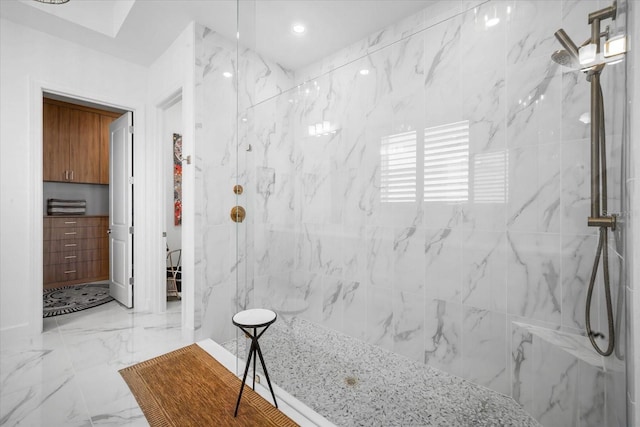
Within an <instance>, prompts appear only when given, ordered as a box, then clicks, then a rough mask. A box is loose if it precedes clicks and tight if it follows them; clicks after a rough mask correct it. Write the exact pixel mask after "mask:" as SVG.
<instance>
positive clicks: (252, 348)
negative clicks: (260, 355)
mask: <svg viewBox="0 0 640 427" xmlns="http://www.w3.org/2000/svg"><path fill="white" fill-rule="evenodd" d="M255 352H256V350H255V345H254V342H253V340H251V348H250V349H249V357H248V358H247V366H245V368H244V375H243V376H242V384H241V385H240V394H239V395H238V401H237V402H236V410H235V411H234V412H233V417H234V418H235V417H236V416H237V415H238V407H239V406H240V399H242V392H243V390H244V383H245V382H246V381H247V373H249V366H250V365H251V356H253V354H254V353H255ZM255 365H256V359H255V358H254V359H253V366H254V369H255ZM254 378H255V374H254ZM254 381H255V379H254ZM269 387H271V384H269Z"/></svg>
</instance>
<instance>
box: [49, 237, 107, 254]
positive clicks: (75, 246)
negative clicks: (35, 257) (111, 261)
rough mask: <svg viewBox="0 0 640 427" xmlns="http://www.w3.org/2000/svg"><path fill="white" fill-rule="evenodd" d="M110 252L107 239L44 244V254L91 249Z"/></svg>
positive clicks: (68, 240)
mask: <svg viewBox="0 0 640 427" xmlns="http://www.w3.org/2000/svg"><path fill="white" fill-rule="evenodd" d="M104 248H106V249H107V251H108V250H109V241H108V240H107V238H106V237H103V238H101V239H64V240H50V241H48V242H44V252H45V253H47V252H63V251H72V250H75V251H87V250H90V249H104Z"/></svg>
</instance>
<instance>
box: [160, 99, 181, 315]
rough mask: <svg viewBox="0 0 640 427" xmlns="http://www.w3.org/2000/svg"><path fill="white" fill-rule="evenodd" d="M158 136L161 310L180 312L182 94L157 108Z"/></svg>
mask: <svg viewBox="0 0 640 427" xmlns="http://www.w3.org/2000/svg"><path fill="white" fill-rule="evenodd" d="M159 110H160V111H159V113H160V114H159V118H160V123H159V126H158V128H159V129H158V131H159V132H160V135H161V137H160V138H159V139H160V141H161V145H162V148H161V152H162V177H163V179H162V181H163V197H162V199H163V210H162V212H163V217H164V221H163V224H164V232H163V236H164V238H165V247H166V250H167V258H166V267H167V270H166V277H167V293H166V297H164V298H162V303H161V309H162V310H163V311H164V310H166V311H172V312H182V311H183V301H184V300H183V298H182V295H183V289H182V275H183V269H182V249H183V247H184V244H183V238H182V237H183V233H182V135H183V131H184V127H183V118H182V92H181V91H179V92H177V93H175V94H173V95H172V96H170V97H169V98H168V99H167V100H166V101H165V102H163V103H161V104H160V107H159Z"/></svg>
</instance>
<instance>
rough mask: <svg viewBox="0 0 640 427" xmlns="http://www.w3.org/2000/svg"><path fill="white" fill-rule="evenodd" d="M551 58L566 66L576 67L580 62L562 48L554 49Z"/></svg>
mask: <svg viewBox="0 0 640 427" xmlns="http://www.w3.org/2000/svg"><path fill="white" fill-rule="evenodd" d="M551 59H553V62H555V63H557V64H560V65H562V66H564V67H568V68H578V67H579V64H580V63H579V62H578V61H576V60H575V58H574V57H573V56H571V54H569V52H567V51H566V50H564V49H560V50H556V51H555V52H553V53H552V54H551Z"/></svg>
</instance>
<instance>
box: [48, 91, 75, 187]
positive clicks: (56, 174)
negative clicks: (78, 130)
mask: <svg viewBox="0 0 640 427" xmlns="http://www.w3.org/2000/svg"><path fill="white" fill-rule="evenodd" d="M42 122H43V123H42V166H43V168H42V179H43V180H44V181H66V180H67V178H68V172H67V171H68V169H69V109H68V108H64V107H60V106H58V105H53V104H48V103H43V105H42Z"/></svg>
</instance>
